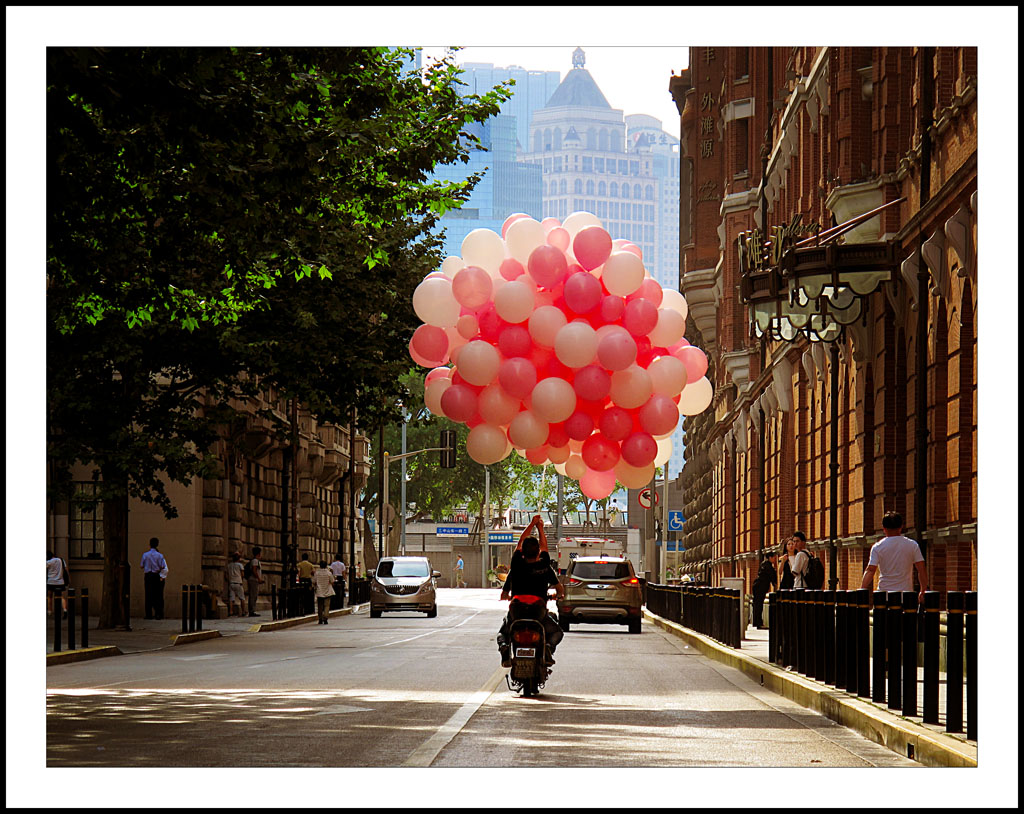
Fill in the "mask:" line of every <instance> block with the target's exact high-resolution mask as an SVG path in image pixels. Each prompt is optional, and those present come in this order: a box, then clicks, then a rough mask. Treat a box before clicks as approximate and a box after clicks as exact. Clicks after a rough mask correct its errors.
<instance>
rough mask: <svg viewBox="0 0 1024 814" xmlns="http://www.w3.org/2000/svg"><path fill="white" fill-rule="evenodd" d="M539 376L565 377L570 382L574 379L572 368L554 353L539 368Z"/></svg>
mask: <svg viewBox="0 0 1024 814" xmlns="http://www.w3.org/2000/svg"><path fill="white" fill-rule="evenodd" d="M537 378H538V379H548V378H555V379H565V380H566V381H567V382H568V381H571V380H572V368H571V367H566V366H565V365H563V364H562V363H561V362H559V361H558V357H557V356H555V355H554V354H553V353H552V354H551V356H550V357H549V358H548V359H547V360H545V362H544V363H543V364H542V365H541V366H540V367H538V368H537Z"/></svg>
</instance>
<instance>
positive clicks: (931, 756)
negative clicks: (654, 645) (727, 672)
mask: <svg viewBox="0 0 1024 814" xmlns="http://www.w3.org/2000/svg"><path fill="white" fill-rule="evenodd" d="M644 616H645V617H646V618H647V619H648V620H649V621H651V622H653V623H654V624H656V625H657V626H658V627H660V628H662V629H664V630H666V631H667V632H669V633H671V634H673V635H674V636H678V637H679V638H680V639H685V640H686V641H687V642H688V643H689V644H690V645H692V646H693V647H695V648H696V649H697V650H699V651H700V652H701V653H702V654H703V655H705V656H707V657H709V658H712V659H714V660H715V661H719V662H722V663H723V664H725V665H727V666H729V667H734V668H735V669H737V670H739V671H740V672H742V673H744V674H745V675H746V676H747V677H749V678H751V679H753V680H754V681H757V682H759V683H760V684H761V685H762V686H763V687H765V688H766V689H769V690H771V691H772V692H774V693H777V694H778V695H781V696H784V697H785V698H788V699H790V700H791V701H794V702H796V703H797V704H799V705H800V706H802V707H807V708H808V709H812V710H814V711H815V712H820V713H821V714H822V715H824V716H825V717H826V718H829V719H831V720H833V721H835V722H836V723H838V724H841V725H842V726H845V727H849V728H850V729H853V730H854V731H856V732H859V733H860V734H861V735H863V736H864V737H866V738H868V739H869V740H872V741H874V742H875V743H878V744H881V745H882V746H885V747H886V748H888V749H891V750H892V751H894V752H897V753H899V754H901V755H905V756H907V757H910V758H912V759H913V760H916V761H917V762H918V763H921V764H923V765H925V766H938V767H967V768H977V766H978V757H977V755H978V750H977V747H974V746H970V745H969V744H966V743H961V742H960V741H957V740H956V739H953V738H950V739H948V742H947V740H946V739H945V738H944V736H942V735H939V734H938V733H935V732H933V731H931V730H930V729H928V728H926V727H924V726H922V725H920V724H916V723H914V722H913V721H907V720H904V719H902V718H897V717H895V716H894V714H893V713H891V712H888V711H883V710H882V709H880V708H879V707H877V706H875V705H874V704H872V703H870V702H868V701H865V700H863V699H860V698H856V697H854V696H851V695H849V694H847V693H846V692H844V691H842V690H833V689H829V688H827V687H824V686H822V685H821V684H818V683H817V682H816V681H812V680H810V679H807V678H804V677H803V676H801V675H798V674H794V673H791V672H789V671H788V670H783V669H782V668H780V667H776V666H775V665H774V664H769V663H767V662H763V661H761V660H759V659H756V658H753V657H751V656H748V655H746V654H744V653H741V652H739V651H736V650H733V649H732V648H727V647H725V646H723V645H720V644H719V643H718V642H716V641H714V640H713V639H710V638H708V637H707V636H703V635H702V634H700V633H697V632H695V631H692V630H687V629H686V628H684V627H682V626H681V625H678V624H676V623H675V622H670V621H668V620H667V619H662V618H661V617H660V616H657V615H655V614H653V613H651V612H650V611H649V610H647V609H646V608H644Z"/></svg>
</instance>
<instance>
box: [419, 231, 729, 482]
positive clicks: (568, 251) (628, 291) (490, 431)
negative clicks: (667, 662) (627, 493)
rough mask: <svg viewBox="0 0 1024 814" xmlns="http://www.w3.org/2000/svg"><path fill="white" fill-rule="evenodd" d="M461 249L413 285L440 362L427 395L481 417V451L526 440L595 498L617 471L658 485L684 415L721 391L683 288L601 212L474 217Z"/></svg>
mask: <svg viewBox="0 0 1024 814" xmlns="http://www.w3.org/2000/svg"><path fill="white" fill-rule="evenodd" d="M461 251H462V256H461V257H448V258H447V259H446V260H445V261H444V263H443V264H442V266H441V269H440V271H435V272H432V273H431V274H428V275H427V276H426V277H425V278H424V280H423V282H421V283H420V284H419V286H418V287H417V288H416V291H415V293H414V294H413V308H414V309H415V311H416V314H417V316H418V317H419V318H420V319H422V320H423V322H424V324H423V325H421V326H420V327H419V328H417V329H416V332H415V333H414V334H413V337H412V340H411V341H410V343H409V353H410V355H411V356H412V358H413V360H414V361H415V362H416V363H417V364H419V365H422V366H423V367H428V368H432V370H430V372H429V373H427V375H426V380H425V401H426V405H427V408H428V409H429V410H430V411H431V412H432V413H434V414H435V415H443V416H446V417H447V418H449V419H451V420H452V421H458V422H462V423H465V424H466V425H467V426H469V428H470V431H469V438H468V441H467V444H466V447H467V452H468V454H469V456H470V457H471V458H472V459H473V460H474V461H477V462H478V463H481V464H494V463H497V462H498V461H501V460H503V459H504V458H505V457H506V456H507V455H509V454H510V453H511V452H512V450H513V449H515V450H516V451H517V452H519V453H520V454H521V455H523V456H524V457H525V458H526V459H527V460H529V461H530V462H531V463H533V464H535V465H541V464H545V463H552V464H554V467H555V469H556V470H557V471H558V472H560V473H561V474H563V475H566V476H568V477H570V478H574V479H576V480H578V481H579V482H580V487H581V488H582V490H583V492H584V494H586V495H587V496H588V497H590V498H592V499H595V500H600V499H602V498H605V497H607V496H608V495H610V494H611V493H612V491H613V490H614V489H615V482H616V480H618V481H619V482H620V483H622V484H623V485H624V486H626V487H628V488H631V489H638V488H641V487H643V486H646V485H647V484H648V483H649V482H650V481H651V478H652V477H653V475H654V469H655V467H656V466H661V465H662V464H664V463H665V462H666V461H668V459H669V456H670V455H671V454H672V440H671V435H672V433H673V432H674V431H675V429H676V426H677V424H678V421H679V418H680V416H681V415H696V414H697V413H700V412H702V411H703V410H705V409H707V407H708V405H709V404H710V403H711V396H712V389H711V383H710V382H709V381H708V379H707V377H706V376H705V375H704V374H705V373H706V372H707V368H708V360H707V357H706V356H705V355H704V352H703V351H702V350H700V349H699V348H695V347H693V346H691V345H690V344H689V343H688V342H687V341H686V339H684V338H683V331H684V328H685V323H686V313H687V306H686V300H685V299H684V298H683V295H682V294H680V293H679V292H678V291H676V290H674V289H663V288H662V287H661V286H660V285H659V284H658V282H657V281H656V280H654V279H652V278H651V277H650V275H649V274H648V272H647V270H646V269H645V268H644V264H643V257H642V253H641V251H640V248H639V247H638V246H636V245H634V244H632V243H630V242H629V241H626V240H612V238H611V236H610V235H609V234H608V232H607V231H605V229H604V228H602V226H601V222H600V220H598V218H597V217H595V216H594V215H592V214H591V213H589V212H574V213H572V214H571V215H569V216H568V217H567V218H566V219H565V221H564V222H559V221H558V220H557V219H556V218H545V219H544V220H543V221H540V222H538V221H537V220H535V219H534V218H531V217H530V216H528V215H524V214H515V215H510V216H509V217H508V219H506V221H505V223H504V225H503V226H502V229H501V235H498V234H497V233H495V232H493V231H491V230H490V229H476V230H474V231H472V232H470V233H469V234H468V235H467V236H466V239H465V240H463V242H462V249H461ZM449 363H450V364H451V366H448V365H449Z"/></svg>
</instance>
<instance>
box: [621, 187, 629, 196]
mask: <svg viewBox="0 0 1024 814" xmlns="http://www.w3.org/2000/svg"><path fill="white" fill-rule="evenodd" d="M622 198H623V200H628V199H629V184H623V185H622Z"/></svg>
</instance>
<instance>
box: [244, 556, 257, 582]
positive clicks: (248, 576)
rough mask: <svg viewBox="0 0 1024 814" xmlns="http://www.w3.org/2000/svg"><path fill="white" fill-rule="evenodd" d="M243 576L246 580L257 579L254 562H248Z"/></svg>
mask: <svg viewBox="0 0 1024 814" xmlns="http://www.w3.org/2000/svg"><path fill="white" fill-rule="evenodd" d="M242 576H243V577H245V578H246V579H255V578H256V575H255V574H253V572H252V560H246V561H245V565H244V566H242Z"/></svg>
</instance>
